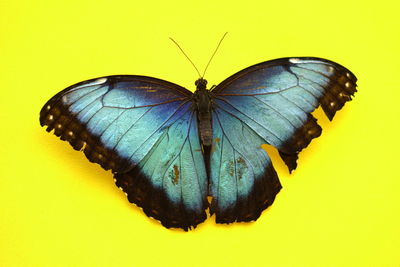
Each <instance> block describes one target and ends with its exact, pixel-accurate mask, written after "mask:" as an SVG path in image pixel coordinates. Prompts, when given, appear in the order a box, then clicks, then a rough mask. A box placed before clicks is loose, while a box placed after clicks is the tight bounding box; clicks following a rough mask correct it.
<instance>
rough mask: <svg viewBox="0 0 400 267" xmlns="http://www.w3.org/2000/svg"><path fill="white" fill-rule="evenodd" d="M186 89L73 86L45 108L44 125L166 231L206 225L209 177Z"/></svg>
mask: <svg viewBox="0 0 400 267" xmlns="http://www.w3.org/2000/svg"><path fill="white" fill-rule="evenodd" d="M191 95H192V93H191V92H190V91H188V90H186V89H185V88H183V87H180V86H178V85H176V84H172V83H169V82H166V81H163V80H159V79H155V78H151V77H145V76H109V77H103V78H98V79H93V80H89V81H85V82H82V83H78V84H76V85H73V86H71V87H69V88H67V89H65V90H63V91H61V92H60V93H58V94H57V95H55V96H54V97H53V98H52V99H50V100H49V101H48V102H47V103H46V105H45V106H44V107H43V108H42V110H41V113H40V123H41V125H42V126H44V125H46V126H47V131H51V130H53V129H54V134H55V135H57V136H60V138H61V139H62V140H67V141H68V142H69V143H70V144H71V145H72V147H73V148H74V149H76V150H83V152H84V153H85V155H86V157H87V158H88V159H89V160H90V161H91V162H95V163H98V164H100V165H101V166H102V167H103V168H104V169H106V170H107V169H111V170H112V171H113V173H114V176H115V179H116V184H117V186H119V187H120V188H121V189H122V190H123V191H124V192H125V193H126V194H127V196H128V199H129V201H130V202H133V203H135V204H137V205H138V206H140V207H142V208H143V210H144V211H145V213H146V214H147V215H148V216H151V217H154V218H156V219H158V220H160V221H161V222H162V224H163V225H165V226H167V227H180V228H183V229H185V230H187V229H188V228H190V227H192V226H196V225H197V224H198V223H200V222H201V221H203V220H204V219H205V218H206V215H205V212H204V210H205V208H206V207H207V205H206V196H207V177H206V173H205V167H204V160H203V155H202V152H201V146H200V143H199V138H198V130H197V119H196V113H195V110H194V108H193V104H192V102H191V100H190V98H191Z"/></svg>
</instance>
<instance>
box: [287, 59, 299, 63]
mask: <svg viewBox="0 0 400 267" xmlns="http://www.w3.org/2000/svg"><path fill="white" fill-rule="evenodd" d="M289 62H290V63H301V59H300V58H290V59H289Z"/></svg>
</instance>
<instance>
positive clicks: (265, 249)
mask: <svg viewBox="0 0 400 267" xmlns="http://www.w3.org/2000/svg"><path fill="white" fill-rule="evenodd" d="M398 3H399V2H398V1H394V0H393V1H378V2H376V1H374V2H372V1H348V0H337V1H310V0H305V1H297V0H296V1H264V0H263V1H258V2H255V1H241V2H240V1H239V2H234V1H214V0H204V1H195V2H190V1H182V2H175V1H159V2H154V1H118V0H116V1H84V0H73V1H43V0H38V1H26V0H22V1H11V0H3V1H1V2H0V23H1V24H0V25H1V28H0V38H1V41H0V51H1V59H0V64H1V65H0V67H1V69H0V77H1V89H0V110H1V112H0V119H1V131H0V142H1V146H0V152H1V153H0V154H1V160H0V162H1V170H0V176H1V179H0V266H140V267H142V266H174V267H178V266H230V267H232V266H400V256H399V251H400V241H399V240H400V217H399V216H400V215H399V204H400V191H399V189H400V175H399V171H398V166H399V150H400V147H399V141H398V140H399V115H400V112H399V109H400V108H399V104H398V102H399V99H400V68H399V66H400V65H399V61H400V56H399V48H400V44H399V29H400V20H399V14H398V13H399V4H398ZM225 31H228V32H229V34H228V35H227V37H226V39H225V41H224V43H223V44H222V47H221V48H220V50H219V52H218V54H217V55H216V57H215V58H214V61H213V62H212V64H211V66H210V68H209V70H208V73H207V75H206V78H207V79H208V80H209V83H210V84H217V83H219V82H220V81H222V80H223V79H224V78H226V77H227V76H229V75H231V74H233V73H234V72H236V71H238V70H240V69H242V68H245V67H247V66H249V65H252V64H255V63H258V62H261V61H264V60H268V59H274V58H278V57H286V56H318V57H324V58H328V59H331V60H334V61H337V62H339V63H341V64H343V65H344V66H346V67H347V68H349V69H350V70H351V71H353V72H354V73H355V74H356V75H357V77H358V79H359V83H358V84H359V87H358V89H359V93H357V94H356V97H355V99H354V100H353V101H352V102H350V103H348V104H347V105H346V107H345V108H344V109H343V110H342V111H340V112H338V114H337V116H336V117H335V119H334V121H333V122H332V123H329V122H328V120H327V119H326V118H324V117H323V116H321V115H322V114H321V112H317V116H318V117H319V118H320V119H319V122H320V124H321V125H322V126H323V128H324V132H323V135H322V136H321V137H320V138H318V139H316V140H314V141H313V142H312V144H311V145H310V146H309V147H308V148H307V149H306V150H305V151H304V152H303V153H301V154H300V160H299V167H298V169H297V170H296V171H295V172H294V173H293V174H292V175H289V174H288V172H287V169H286V168H285V167H284V165H283V163H282V161H281V160H280V159H279V158H278V156H277V154H276V151H274V150H270V151H272V154H273V161H274V164H275V167H276V169H277V171H278V173H279V176H280V179H281V182H282V184H283V190H282V191H281V193H280V194H279V195H278V197H277V199H276V201H275V203H274V205H273V206H272V208H270V209H268V210H267V211H266V212H264V213H263V214H262V216H261V218H260V219H259V220H258V221H257V222H255V223H249V224H233V225H229V226H226V225H216V224H215V222H214V218H209V219H208V220H207V221H206V222H205V223H203V224H201V225H199V227H198V228H197V229H196V230H194V231H191V232H188V233H185V232H183V231H180V230H167V229H165V228H163V227H162V226H161V225H160V224H159V223H158V222H156V221H154V220H152V219H149V218H147V217H146V216H145V215H144V214H143V213H142V211H141V210H140V209H139V208H137V207H135V206H133V205H131V204H129V203H128V201H127V200H126V199H125V196H124V195H123V193H122V192H120V191H119V190H118V189H117V188H116V187H115V185H114V183H113V179H112V175H111V173H110V172H106V171H104V170H102V169H101V168H100V167H99V166H98V165H94V164H91V163H89V162H88V161H87V159H86V158H85V157H84V155H83V154H82V153H81V152H76V151H74V150H73V149H72V148H71V147H70V146H69V145H68V144H67V143H65V142H61V141H59V140H58V139H57V138H56V137H55V136H53V135H50V134H48V133H46V132H45V131H44V129H42V128H41V127H40V126H39V110H40V108H41V107H42V105H43V104H44V103H45V102H46V101H47V100H48V99H49V98H50V97H51V96H53V95H54V94H56V93H57V92H58V91H60V90H61V89H63V88H65V87H67V86H69V85H71V84H74V83H76V82H79V81H81V80H85V79H89V78H94V77H98V76H103V75H111V74H141V75H149V76H155V77H158V78H162V79H166V80H169V81H172V82H175V83H178V84H181V85H183V86H185V87H187V88H191V89H193V88H194V85H193V82H194V80H195V79H196V78H197V75H196V73H195V72H194V70H193V68H192V67H191V66H190V65H189V63H188V62H187V60H186V59H185V58H184V57H183V55H182V54H181V53H180V52H179V50H178V49H177V48H176V47H175V46H174V45H173V44H172V42H171V41H170V40H169V39H168V37H170V36H172V37H174V38H175V39H176V40H177V41H178V42H179V43H180V45H181V46H182V47H183V48H184V49H185V50H186V52H187V53H188V54H189V55H190V56H191V58H192V60H193V61H194V62H196V64H197V65H198V67H199V69H201V70H202V69H203V68H204V66H205V64H206V63H207V61H208V59H209V57H210V55H211V53H212V51H213V49H214V48H215V46H216V43H217V42H218V40H219V38H220V37H221V36H222V34H223V33H224V32H225Z"/></svg>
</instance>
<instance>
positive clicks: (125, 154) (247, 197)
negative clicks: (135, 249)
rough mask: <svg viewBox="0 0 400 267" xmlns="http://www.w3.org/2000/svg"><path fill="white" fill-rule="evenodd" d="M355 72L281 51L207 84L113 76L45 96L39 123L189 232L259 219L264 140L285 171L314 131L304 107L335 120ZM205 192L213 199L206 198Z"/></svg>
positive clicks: (267, 201)
mask: <svg viewBox="0 0 400 267" xmlns="http://www.w3.org/2000/svg"><path fill="white" fill-rule="evenodd" d="M356 80H357V79H356V77H355V76H354V75H353V74H352V73H351V72H350V71H349V70H348V69H346V68H344V67H343V66H341V65H339V64H337V63H334V62H332V61H329V60H326V59H321V58H312V57H300V58H281V59H275V60H271V61H266V62H262V63H260V64H257V65H253V66H251V67H248V68H246V69H244V70H242V71H239V72H238V73H236V74H234V75H232V76H231V77H229V78H227V79H226V80H224V81H223V82H222V83H220V84H219V85H217V86H215V87H213V88H212V89H211V90H208V89H207V81H206V80H205V79H204V78H199V79H198V80H197V81H196V82H195V85H196V91H195V92H194V93H192V92H191V91H189V90H187V89H186V88H183V87H181V86H179V85H177V84H174V83H170V82H167V81H164V80H160V79H157V78H152V77H147V76H136V75H116V76H107V77H101V78H97V79H92V80H88V81H84V82H80V83H77V84H75V85H72V86H70V87H68V88H66V89H65V90H63V91H61V92H59V93H58V94H56V95H55V96H54V97H52V98H51V99H50V100H49V101H48V102H47V103H46V104H45V105H44V107H43V108H42V110H41V112H40V124H41V125H42V126H44V125H46V126H47V131H52V130H54V134H55V135H57V136H59V137H60V138H61V140H66V141H68V142H69V143H70V144H71V145H72V147H73V148H74V149H76V150H82V151H83V152H84V153H85V155H86V157H87V158H88V159H89V160H90V161H91V162H95V163H98V164H100V165H101V166H102V167H103V168H104V169H106V170H109V169H111V170H112V172H113V174H114V177H115V183H116V185H117V186H118V187H119V188H120V189H121V190H123V191H124V192H125V193H126V195H127V197H128V200H129V201H130V202H132V203H135V204H136V205H138V206H139V207H141V208H142V209H143V211H144V212H145V213H146V214H147V215H148V216H150V217H153V218H155V219H157V220H159V221H160V222H161V223H162V225H164V226H165V227H167V228H170V227H175V228H182V229H184V230H188V229H190V228H192V227H196V226H197V225H198V224H199V223H201V222H203V221H204V220H205V219H206V218H207V215H206V212H205V211H206V209H207V208H210V214H211V215H212V214H215V215H216V222H217V223H232V222H235V221H236V222H248V221H254V220H256V219H257V218H258V217H259V216H260V215H261V213H262V211H263V210H264V209H266V208H267V207H268V206H270V205H271V204H272V203H273V201H274V199H275V196H276V195H277V193H278V192H279V191H280V189H281V184H280V182H279V179H278V176H277V174H276V172H275V170H274V168H273V166H272V163H271V159H270V157H269V156H268V154H267V153H266V151H265V150H264V149H262V148H261V145H262V144H270V145H273V146H274V147H276V148H277V149H278V151H279V154H280V156H281V157H282V159H283V161H284V162H285V163H286V165H287V166H288V168H289V171H290V172H291V171H292V170H294V169H295V168H296V166H297V163H296V161H297V157H298V154H299V152H300V151H301V150H302V149H303V148H305V147H307V145H308V144H309V143H310V142H311V140H312V139H313V138H316V137H318V136H319V135H320V134H321V127H320V126H319V125H318V124H317V121H316V119H315V118H314V117H313V116H312V115H311V112H312V111H313V110H315V109H316V108H317V107H318V106H321V107H322V109H323V110H324V112H325V114H326V115H327V117H328V118H329V119H330V120H332V118H333V117H334V115H335V113H336V111H338V110H339V109H341V108H342V107H343V105H344V104H345V103H346V102H347V101H349V100H351V96H353V95H354V93H355V92H356V91H357V90H356ZM207 197H211V199H212V200H211V203H209V202H208V199H207Z"/></svg>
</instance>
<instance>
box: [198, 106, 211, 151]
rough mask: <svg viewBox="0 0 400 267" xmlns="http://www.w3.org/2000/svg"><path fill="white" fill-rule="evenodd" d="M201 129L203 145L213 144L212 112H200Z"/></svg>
mask: <svg viewBox="0 0 400 267" xmlns="http://www.w3.org/2000/svg"><path fill="white" fill-rule="evenodd" d="M198 118H199V131H200V138H201V142H202V144H203V146H211V140H212V127H211V113H199V115H198Z"/></svg>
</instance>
